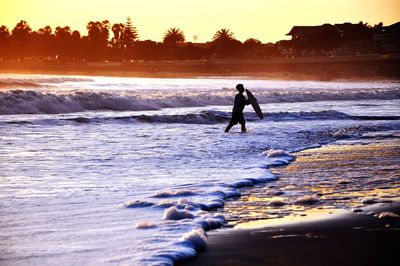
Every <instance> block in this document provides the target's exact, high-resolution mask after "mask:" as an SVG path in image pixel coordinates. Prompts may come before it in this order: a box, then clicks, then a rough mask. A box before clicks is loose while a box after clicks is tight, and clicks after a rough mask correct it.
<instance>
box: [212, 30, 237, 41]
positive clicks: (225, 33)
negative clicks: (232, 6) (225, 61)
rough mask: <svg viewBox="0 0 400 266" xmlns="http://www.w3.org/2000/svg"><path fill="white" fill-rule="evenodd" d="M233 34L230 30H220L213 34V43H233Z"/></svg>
mask: <svg viewBox="0 0 400 266" xmlns="http://www.w3.org/2000/svg"><path fill="white" fill-rule="evenodd" d="M233 35H234V34H233V32H232V31H231V30H230V29H226V28H223V29H220V30H219V31H217V32H216V33H215V34H214V37H213V42H226V41H233V40H235V38H234V37H233Z"/></svg>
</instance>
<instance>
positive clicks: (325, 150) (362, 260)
mask: <svg viewBox="0 0 400 266" xmlns="http://www.w3.org/2000/svg"><path fill="white" fill-rule="evenodd" d="M353 145H354V148H352V146H353ZM399 145H400V144H399V143H398V140H397V139H396V138H392V139H390V140H389V141H388V140H378V141H375V142H369V144H366V143H358V144H354V143H353V144H352V143H350V144H338V143H333V144H332V143H331V144H327V145H323V146H322V147H320V148H315V149H307V150H303V151H300V152H298V153H296V154H297V155H298V156H300V157H298V160H296V161H295V162H293V163H292V164H289V165H288V166H285V167H283V168H274V170H273V172H274V174H277V175H278V176H279V175H280V176H279V179H278V180H277V182H279V180H280V179H281V178H282V179H288V178H289V174H291V175H293V174H294V173H296V176H297V177H298V178H303V176H302V175H303V174H304V171H306V174H308V175H309V173H313V172H315V170H317V169H319V167H322V168H325V167H326V168H328V169H330V170H331V172H332V173H335V174H334V175H338V176H339V177H338V178H339V179H338V181H339V182H337V184H338V186H349V187H348V189H347V190H346V189H345V190H343V189H341V190H340V191H341V193H340V194H339V193H337V192H336V191H335V190H336V189H334V191H333V193H332V192H330V191H329V189H328V190H326V189H327V187H324V186H322V187H321V188H318V186H319V185H318V183H320V181H318V180H317V182H316V184H310V186H311V187H312V189H311V191H313V192H314V193H316V194H317V195H320V196H318V197H320V199H321V200H323V201H324V202H325V203H324V204H322V205H319V204H318V202H317V203H311V204H306V205H303V206H302V207H300V206H299V205H297V206H296V205H292V203H290V200H288V199H280V200H279V202H284V203H285V204H284V205H283V206H282V205H280V204H279V205H277V206H274V205H272V206H271V205H269V204H268V203H269V201H268V199H271V198H277V197H276V196H273V195H274V194H271V192H273V191H271V192H269V190H270V189H268V188H267V187H258V188H254V189H253V188H249V189H247V190H246V191H243V192H244V193H242V196H241V198H240V199H239V200H237V201H232V202H230V203H227V204H225V213H226V215H227V218H228V224H227V225H228V228H226V227H225V228H220V229H218V230H216V231H211V232H209V233H208V246H207V248H206V250H205V251H200V252H199V253H198V255H197V257H195V258H193V259H190V260H188V261H184V262H179V263H177V264H176V265H188V266H200V265H211V266H212V265H249V266H250V265H251V266H260V265H272V266H274V265H276V266H280V265H294V266H296V265H310V266H314V265H315V266H317V265H318V266H319V265H332V266H333V265H335V266H336V265H349V266H350V265H393V263H394V262H395V261H398V260H399V259H400V255H398V254H397V249H396V247H397V246H398V245H399V244H400V200H399V196H398V195H399V194H398V192H399V188H398V186H396V185H395V186H394V187H393V188H391V186H389V187H386V186H385V187H384V188H382V189H380V188H379V187H375V189H373V190H371V191H369V189H371V188H365V189H366V190H365V191H358V190H355V192H354V193H356V194H357V193H359V192H361V193H362V194H359V195H358V196H351V194H352V193H353V189H354V188H353V185H351V183H352V181H351V179H353V180H354V182H356V184H354V186H356V187H357V186H359V185H360V184H361V183H360V184H358V183H359V182H360V181H356V180H357V179H358V178H360V177H361V178H365V177H362V176H363V175H367V176H368V175H369V174H372V175H375V174H378V172H375V171H376V166H378V165H379V164H377V165H376V166H375V163H374V162H376V161H377V160H378V161H381V160H380V159H383V161H384V162H385V163H384V165H381V166H379V169H382V168H385V167H389V168H390V165H393V166H394V168H392V169H393V170H391V171H390V172H388V175H391V176H392V178H395V176H396V175H397V174H396V169H397V168H398V167H399V166H398V165H397V163H396V162H397V161H398V159H399V156H398V155H396V152H395V151H396V150H397V148H398V146H399ZM339 147H341V149H340V148H339ZM311 154H313V155H312V156H316V158H317V160H315V158H314V159H308V158H309V157H310V156H311ZM349 156H353V158H351V159H350V161H347V159H346V158H348V157H349ZM360 156H361V157H360ZM375 156H380V157H378V158H377V157H375ZM367 158H369V159H367ZM374 158H375V159H374ZM343 160H346V162H347V163H350V164H348V165H346V166H345V171H344V173H346V172H347V173H350V172H351V171H355V172H357V174H356V175H355V176H351V177H348V178H349V179H347V180H346V178H345V177H344V175H343V173H341V172H337V171H336V170H337V169H335V168H332V167H334V165H343V162H344V161H343ZM351 160H353V165H354V164H355V163H357V162H362V163H361V165H359V167H361V168H364V167H365V169H370V170H369V172H368V171H367V172H363V171H361V172H360V171H359V169H357V168H354V166H352V162H351ZM360 160H361V161H360ZM296 163H297V164H296ZM327 163H329V164H330V166H329V165H327ZM346 169H347V170H346ZM380 174H383V172H381V173H380ZM393 175H394V176H393ZM282 182H283V181H282ZM290 182H291V181H289V183H290ZM289 183H286V184H289ZM282 184H285V182H283V183H282ZM282 184H274V185H272V186H271V187H274V188H275V187H281V186H282ZM361 186H362V184H361ZM264 188H266V189H265V190H264ZM295 189H296V188H295ZM304 189H306V188H304ZM304 189H303V190H304ZM320 189H322V191H325V193H326V196H325V195H324V194H325V193H324V192H321V190H320ZM294 191H295V190H291V189H289V190H287V191H285V190H283V192H284V193H283V195H285V194H286V193H288V194H289V193H291V192H294ZM306 191H307V189H306ZM281 193H282V190H281ZM338 195H339V196H340V198H343V199H346V200H347V201H349V202H347V203H346V204H345V205H342V203H339V205H335V204H333V203H332V202H331V200H332V199H334V198H337V197H338ZM378 195H379V198H380V200H373V197H374V196H378ZM360 199H363V200H360ZM366 199H368V201H369V202H368V201H364V200H366ZM375 202H376V203H375ZM371 203H372V204H371ZM340 206H342V207H340ZM255 207H256V208H255ZM282 211H283V212H286V213H288V214H286V215H287V216H280V215H278V217H276V215H277V213H280V212H282ZM229 217H238V218H236V219H237V220H230V221H229ZM229 226H230V227H232V226H234V228H229Z"/></svg>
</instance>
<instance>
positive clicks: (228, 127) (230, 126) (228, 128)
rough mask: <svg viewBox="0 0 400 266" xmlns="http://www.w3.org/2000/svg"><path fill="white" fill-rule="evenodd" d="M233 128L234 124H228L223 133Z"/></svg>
mask: <svg viewBox="0 0 400 266" xmlns="http://www.w3.org/2000/svg"><path fill="white" fill-rule="evenodd" d="M233 126H234V124H231V123H229V125H228V126H227V127H226V128H225V133H228V132H229V130H231V128H232V127H233Z"/></svg>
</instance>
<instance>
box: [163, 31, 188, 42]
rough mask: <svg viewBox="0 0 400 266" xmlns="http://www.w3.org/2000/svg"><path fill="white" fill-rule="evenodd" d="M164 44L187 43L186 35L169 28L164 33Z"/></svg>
mask: <svg viewBox="0 0 400 266" xmlns="http://www.w3.org/2000/svg"><path fill="white" fill-rule="evenodd" d="M163 42H164V43H166V44H178V43H183V42H185V34H184V33H183V31H182V30H181V29H179V28H169V30H167V31H166V32H165V33H164V38H163Z"/></svg>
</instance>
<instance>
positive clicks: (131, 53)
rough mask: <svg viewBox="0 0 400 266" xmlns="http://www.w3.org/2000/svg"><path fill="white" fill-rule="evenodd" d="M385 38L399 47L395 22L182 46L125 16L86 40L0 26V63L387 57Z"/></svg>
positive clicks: (225, 32) (181, 40)
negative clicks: (146, 35)
mask: <svg viewBox="0 0 400 266" xmlns="http://www.w3.org/2000/svg"><path fill="white" fill-rule="evenodd" d="M388 33H390V34H391V36H395V37H394V39H393V38H392V39H391V40H390V41H391V43H389V46H390V45H391V46H390V47H392V48H391V49H393V46H394V51H396V49H398V46H400V45H399V43H398V42H399V40H398V36H399V23H396V24H394V25H391V26H388V27H384V26H383V25H382V23H380V24H378V25H375V26H370V25H368V24H367V23H363V22H360V23H358V24H351V23H344V24H335V25H331V24H324V25H321V26H308V27H297V26H295V27H293V29H292V30H291V31H290V32H289V33H288V35H291V36H292V40H282V41H278V42H276V43H274V44H273V43H267V44H264V43H261V42H260V41H259V40H257V39H254V38H249V39H247V40H246V41H244V42H243V43H242V42H240V41H238V40H237V39H236V38H235V36H234V33H233V32H232V31H231V30H230V29H220V30H218V31H217V32H216V33H215V35H214V36H213V38H212V40H210V41H209V42H207V43H196V42H187V41H186V38H185V34H184V32H183V31H182V30H181V29H179V28H176V27H175V28H170V29H168V30H167V31H166V32H165V33H164V38H163V41H162V42H155V41H152V40H140V39H139V32H138V30H137V29H136V27H135V26H134V25H133V23H132V20H131V19H130V18H129V17H128V18H127V20H126V22H125V23H116V24H113V25H111V24H110V22H109V21H107V20H104V21H90V22H89V23H88V24H87V35H82V34H81V33H80V32H79V31H76V30H72V29H71V28H70V27H69V26H64V27H56V28H55V29H52V28H51V27H50V26H45V27H43V28H40V29H38V30H37V31H34V30H32V29H31V27H30V26H29V24H28V23H27V22H26V21H24V20H21V21H20V22H19V23H18V24H17V25H16V26H15V27H14V28H13V29H12V30H10V29H8V28H7V27H6V26H0V60H16V61H17V62H20V61H24V60H28V59H29V60H35V61H52V62H53V61H57V62H72V61H76V62H87V61H102V62H138V61H143V60H145V61H160V60H199V59H206V60H209V59H246V60H260V59H269V58H294V57H296V58H298V57H310V56H335V55H354V54H376V53H381V54H383V53H388V52H391V50H390V49H389V50H388V49H386V47H389V46H388V45H386V46H385V42H387V38H386V37H387V36H386V37H385V34H388ZM393 34H394V35H393ZM396 34H397V35H396ZM380 36H381V37H380ZM382 36H383V37H384V38H383V37H382ZM396 36H397V37H396Z"/></svg>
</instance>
